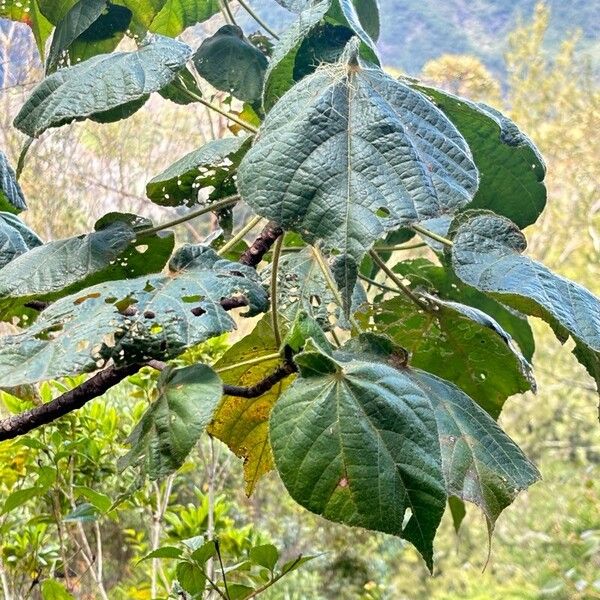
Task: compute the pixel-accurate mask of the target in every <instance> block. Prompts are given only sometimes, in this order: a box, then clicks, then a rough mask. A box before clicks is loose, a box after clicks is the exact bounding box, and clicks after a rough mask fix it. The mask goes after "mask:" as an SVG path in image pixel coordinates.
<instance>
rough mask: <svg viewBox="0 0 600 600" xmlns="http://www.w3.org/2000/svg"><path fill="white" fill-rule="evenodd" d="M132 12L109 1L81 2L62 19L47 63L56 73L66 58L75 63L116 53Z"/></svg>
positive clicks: (48, 70) (90, 0)
mask: <svg viewBox="0 0 600 600" xmlns="http://www.w3.org/2000/svg"><path fill="white" fill-rule="evenodd" d="M130 21H131V11H130V10H128V9H126V8H124V7H122V6H118V5H112V4H111V5H107V2H106V0H79V1H78V2H77V3H76V4H75V5H74V6H73V7H72V8H71V9H70V10H69V11H68V12H67V14H66V15H65V16H64V17H63V18H62V19H61V20H60V22H59V23H58V25H57V27H56V29H55V30H54V35H53V36H52V44H51V45H50V50H49V52H48V58H47V60H46V73H52V72H53V71H55V70H56V69H57V67H58V66H59V62H60V60H61V59H62V58H67V59H68V60H69V62H70V63H71V64H75V63H76V62H79V61H81V60H85V59H86V58H89V57H90V56H94V55H95V54H102V53H105V52H111V51H112V50H114V49H115V48H116V46H117V44H118V43H119V41H120V40H121V38H122V37H123V35H124V33H125V31H126V29H127V27H128V25H129V22H130ZM107 42H108V43H107Z"/></svg>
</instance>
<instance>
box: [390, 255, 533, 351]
mask: <svg viewBox="0 0 600 600" xmlns="http://www.w3.org/2000/svg"><path fill="white" fill-rule="evenodd" d="M393 270H394V271H395V272H396V273H398V274H400V275H402V278H403V279H404V281H405V282H406V283H407V285H408V286H409V287H411V288H412V289H413V290H415V291H416V292H426V293H428V294H432V295H434V296H436V297H438V298H441V299H442V300H450V301H452V302H459V303H461V304H466V305H468V306H472V307H474V308H478V309H479V310H481V311H483V312H484V313H486V314H488V315H489V316H490V317H492V318H493V319H494V320H495V321H497V322H498V324H499V325H500V327H501V328H502V329H504V330H505V331H506V332H507V333H508V335H510V336H511V337H512V338H513V340H514V341H515V342H516V343H517V344H518V346H519V348H520V349H521V352H522V353H523V356H524V357H525V359H526V360H527V361H530V362H531V360H532V358H533V353H534V351H535V340H534V338H533V332H532V331H531V326H530V325H529V323H528V321H527V317H526V316H525V315H523V314H521V313H519V312H517V311H516V310H514V309H512V308H508V307H506V306H504V305H503V304H501V303H500V302H498V301H497V300H494V298H491V297H490V296H488V295H486V294H484V293H482V292H480V291H479V290H476V289H475V288H472V287H470V286H468V285H465V284H464V283H463V282H462V281H461V280H460V279H459V278H458V277H457V276H456V275H455V274H454V272H453V271H452V268H451V266H450V265H443V266H438V265H434V264H433V263H432V262H431V261H429V260H427V259H425V258H417V259H413V260H404V261H401V262H399V263H398V264H397V265H396V266H395V267H394V268H393Z"/></svg>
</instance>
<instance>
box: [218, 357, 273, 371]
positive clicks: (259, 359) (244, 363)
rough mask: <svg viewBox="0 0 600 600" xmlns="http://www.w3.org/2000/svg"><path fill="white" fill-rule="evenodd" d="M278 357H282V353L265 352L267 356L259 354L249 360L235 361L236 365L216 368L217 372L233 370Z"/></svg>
mask: <svg viewBox="0 0 600 600" xmlns="http://www.w3.org/2000/svg"><path fill="white" fill-rule="evenodd" d="M277 358H281V354H279V352H277V353H275V354H265V356H258V357H257V358H250V359H248V360H244V361H242V362H238V363H235V365H229V366H228V367H222V368H220V369H216V370H215V371H216V372H217V373H225V371H232V370H233V369H237V368H238V367H247V366H248V367H249V366H251V365H258V364H260V363H261V362H267V361H268V360H275V359H277Z"/></svg>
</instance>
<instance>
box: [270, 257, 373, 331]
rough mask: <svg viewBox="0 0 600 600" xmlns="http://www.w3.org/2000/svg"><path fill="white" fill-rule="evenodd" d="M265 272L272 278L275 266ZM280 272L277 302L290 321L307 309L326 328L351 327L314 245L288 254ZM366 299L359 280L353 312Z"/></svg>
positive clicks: (354, 294)
mask: <svg viewBox="0 0 600 600" xmlns="http://www.w3.org/2000/svg"><path fill="white" fill-rule="evenodd" d="M264 274H265V280H267V279H270V276H271V268H270V267H267V268H266V269H265V271H264ZM277 274H278V277H277V292H278V301H277V305H278V308H279V313H280V315H281V316H282V317H284V318H285V320H286V321H287V322H288V323H289V324H291V323H293V322H294V321H295V320H296V318H297V317H298V314H299V313H300V312H305V313H307V314H308V315H310V316H311V317H312V318H313V319H315V320H316V321H317V322H319V323H320V324H321V326H323V327H324V328H326V329H327V328H329V327H330V326H331V325H335V326H337V327H342V328H347V327H348V323H347V321H346V320H345V319H344V318H343V316H342V315H341V314H340V312H341V311H340V309H339V307H338V306H337V304H336V302H335V296H334V295H333V293H332V292H331V290H330V289H329V287H328V285H327V282H326V280H325V277H324V276H323V272H322V271H321V268H320V267H319V263H318V262H317V260H316V258H315V255H314V252H313V250H312V249H311V248H303V249H302V250H300V251H299V252H290V253H289V254H287V253H286V254H284V255H283V256H282V257H281V259H280V261H279V270H278V272H277ZM366 301H367V297H366V294H365V291H364V289H363V287H362V285H361V284H360V283H357V284H356V285H355V287H354V293H353V294H352V312H354V311H355V310H357V309H358V307H359V306H360V305H361V304H363V303H364V302H366Z"/></svg>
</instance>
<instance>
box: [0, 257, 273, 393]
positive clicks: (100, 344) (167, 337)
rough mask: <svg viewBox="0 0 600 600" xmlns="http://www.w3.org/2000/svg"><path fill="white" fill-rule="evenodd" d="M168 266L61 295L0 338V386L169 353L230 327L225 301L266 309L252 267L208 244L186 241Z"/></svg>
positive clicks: (253, 310)
mask: <svg viewBox="0 0 600 600" xmlns="http://www.w3.org/2000/svg"><path fill="white" fill-rule="evenodd" d="M169 268H170V273H169V274H168V275H166V276H165V275H148V276H144V277H137V278H135V279H129V280H121V281H114V282H108V283H101V284H98V285H95V286H92V287H89V288H86V289H84V290H82V291H81V292H79V293H77V294H73V295H71V296H67V297H65V298H61V299H60V300H58V301H57V302H55V303H54V304H52V305H50V306H49V307H48V308H47V309H46V310H45V311H43V312H42V313H41V314H40V316H39V318H38V319H37V321H36V322H35V323H34V324H33V325H32V326H31V327H30V328H29V329H27V330H26V331H25V332H24V333H21V334H18V335H13V336H6V337H3V338H1V339H0V386H2V387H13V386H15V385H21V384H24V383H33V382H36V381H41V380H45V379H55V378H57V377H61V376H64V375H71V374H75V373H85V372H91V371H94V370H95V369H97V368H101V367H102V366H104V365H105V364H106V362H107V360H109V359H112V360H113V361H115V362H117V363H119V364H121V363H134V362H139V361H144V360H148V359H149V358H156V359H161V360H162V359H168V358H172V357H174V356H177V355H178V354H180V353H181V352H183V351H184V350H185V349H186V348H188V347H190V346H193V345H195V344H198V343H200V342H203V341H205V340H207V339H209V338H211V337H214V336H217V335H220V334H222V333H225V332H227V331H230V330H232V329H233V328H234V327H235V322H234V320H233V319H232V317H231V316H229V315H228V314H227V312H226V311H225V310H224V309H223V307H222V306H221V300H222V299H223V298H229V297H244V298H246V300H247V302H248V305H249V310H248V312H247V314H248V315H255V314H257V313H259V312H261V311H264V310H266V308H267V305H268V301H267V295H266V293H265V290H264V288H263V287H262V285H261V284H260V281H259V280H258V276H257V275H256V272H255V271H254V269H251V268H250V267H246V266H244V265H240V264H237V263H232V262H229V261H227V260H224V259H221V258H219V257H218V256H217V255H216V253H215V252H214V251H213V250H211V249H210V248H207V247H204V246H184V247H183V248H181V249H180V250H179V251H178V252H177V253H176V254H175V255H174V256H173V258H172V259H171V261H170V263H169ZM244 314H246V313H244Z"/></svg>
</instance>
